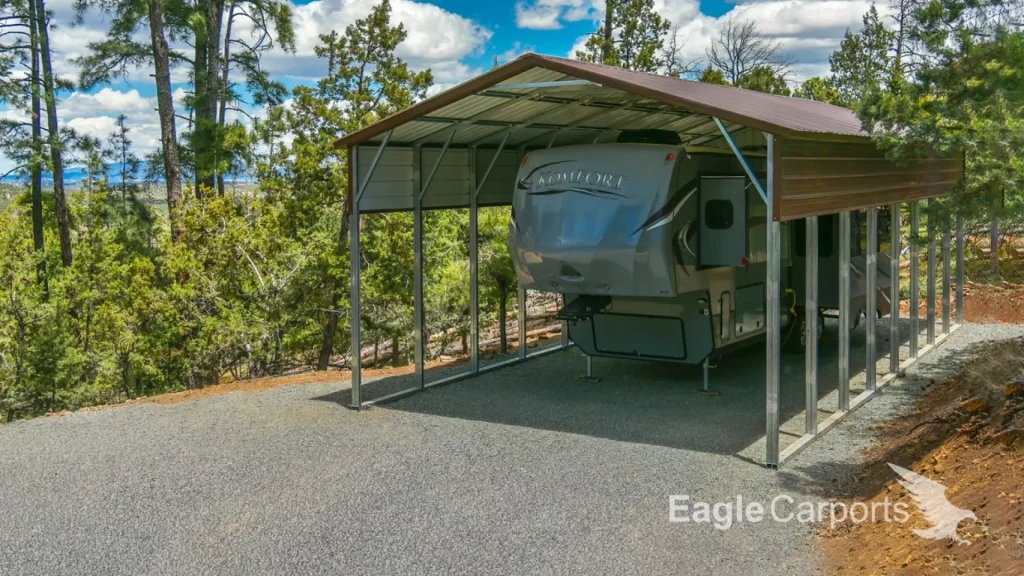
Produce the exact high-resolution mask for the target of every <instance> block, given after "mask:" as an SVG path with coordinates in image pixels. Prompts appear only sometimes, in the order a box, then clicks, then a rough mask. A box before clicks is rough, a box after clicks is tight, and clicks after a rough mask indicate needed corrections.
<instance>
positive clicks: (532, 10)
mask: <svg viewBox="0 0 1024 576" xmlns="http://www.w3.org/2000/svg"><path fill="white" fill-rule="evenodd" d="M604 4H605V3H604V2H602V1H598V0H532V1H528V0H520V1H519V2H516V26H517V27H519V28H527V29H530V30H558V29H560V28H562V26H563V22H578V21H580V20H587V19H590V20H599V19H600V18H601V17H602V16H603V15H604Z"/></svg>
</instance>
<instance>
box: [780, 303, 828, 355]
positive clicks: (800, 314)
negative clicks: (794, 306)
mask: <svg viewBox="0 0 1024 576" xmlns="http://www.w3.org/2000/svg"><path fill="white" fill-rule="evenodd" d="M796 314H797V316H796V320H795V322H794V323H793V324H790V329H791V330H793V333H791V334H789V337H788V338H786V344H785V348H786V350H788V351H790V352H803V351H804V349H805V348H807V314H806V312H805V311H804V310H797V311H796ZM824 326H825V318H824V316H822V315H821V314H819V315H818V340H821V333H822V331H823V330H824Z"/></svg>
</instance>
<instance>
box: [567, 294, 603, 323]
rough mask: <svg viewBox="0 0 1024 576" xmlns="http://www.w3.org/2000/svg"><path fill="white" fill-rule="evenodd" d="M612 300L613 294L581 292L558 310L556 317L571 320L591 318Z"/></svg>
mask: <svg viewBox="0 0 1024 576" xmlns="http://www.w3.org/2000/svg"><path fill="white" fill-rule="evenodd" d="M611 301H612V297H611V296H599V295H596V294H581V295H579V296H577V297H576V298H574V299H573V300H572V301H571V302H569V303H568V304H566V305H565V306H564V307H563V308H562V309H561V310H559V311H558V312H556V313H555V317H556V318H558V319H559V320H567V321H569V322H579V321H581V320H590V319H591V318H593V316H594V314H597V313H598V312H600V311H602V310H604V309H605V308H606V307H607V306H608V304H610V303H611Z"/></svg>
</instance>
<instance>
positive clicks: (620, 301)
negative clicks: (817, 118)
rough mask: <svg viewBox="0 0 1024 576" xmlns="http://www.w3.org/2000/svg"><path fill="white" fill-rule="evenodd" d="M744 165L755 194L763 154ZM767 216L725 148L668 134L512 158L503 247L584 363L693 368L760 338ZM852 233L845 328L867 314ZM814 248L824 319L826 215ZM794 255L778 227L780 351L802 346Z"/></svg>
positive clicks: (829, 302) (797, 243)
mask: <svg viewBox="0 0 1024 576" xmlns="http://www.w3.org/2000/svg"><path fill="white" fill-rule="evenodd" d="M744 156H745V157H747V158H748V159H749V162H750V164H751V168H752V170H753V172H754V173H755V174H759V175H761V176H760V177H761V178H762V184H763V174H765V173H766V168H767V166H766V159H765V151H764V148H763V147H762V148H761V149H760V150H758V149H756V148H753V147H746V149H745V150H744ZM767 217H768V214H767V208H766V205H765V203H764V201H763V200H762V199H761V197H760V194H759V193H758V191H757V188H756V187H755V186H753V185H751V182H750V180H749V179H748V178H747V176H746V175H745V171H744V169H743V167H742V166H741V165H740V163H739V162H738V161H737V159H736V156H735V155H734V154H733V153H732V152H731V151H730V150H728V149H718V148H709V147H684V146H682V145H681V144H680V143H679V137H678V135H677V134H675V133H673V132H661V131H625V132H623V133H622V134H621V135H620V136H619V138H618V141H617V142H615V143H607V144H593V145H582V146H566V147H555V148H548V149H541V150H534V151H531V152H529V153H528V154H526V156H525V157H524V158H523V161H522V164H521V166H520V168H519V173H518V176H517V179H516V190H515V193H514V199H513V206H512V221H511V224H510V240H511V244H512V250H513V260H514V262H515V268H516V273H517V275H518V279H519V283H520V285H521V286H523V287H525V288H527V289H533V290H544V291H551V292H559V293H562V294H563V295H564V302H565V305H564V307H563V308H562V309H561V310H559V312H558V317H559V318H560V319H562V320H565V321H566V322H567V324H568V329H569V338H570V339H571V340H572V341H573V343H575V344H576V345H577V346H578V347H579V348H580V349H581V350H582V351H583V352H584V353H585V354H587V355H589V356H608V357H616V358H642V359H651V360H662V361H669V362H679V363H686V364H700V363H702V362H704V361H705V360H707V359H708V358H710V357H714V356H718V355H721V354H723V353H725V352H727V351H729V350H733V349H735V348H737V347H739V346H741V345H743V344H748V343H752V342H755V341H757V340H758V339H759V338H763V337H764V334H765V277H766V274H765V272H766V262H767V255H766V233H767ZM883 226H884V225H883ZM883 226H880V228H882V227H883ZM854 228H855V229H856V233H855V236H856V238H855V239H854V241H853V256H852V258H851V274H850V280H851V282H850V294H851V298H850V304H849V305H850V306H851V310H853V311H854V312H855V315H854V318H857V317H859V314H856V312H858V311H859V312H862V313H868V312H867V311H865V310H864V308H865V302H866V298H865V284H866V283H865V275H864V272H865V265H866V261H867V258H865V254H864V251H863V249H861V242H860V237H861V234H860V230H859V227H857V226H854ZM880 232H881V230H880ZM880 235H881V234H880ZM818 238H819V239H818V255H819V263H818V268H819V278H820V280H819V291H818V302H819V309H833V310H834V309H838V308H839V306H840V302H839V227H838V217H837V216H836V215H829V216H822V217H820V219H819V224H818ZM804 247H805V222H804V221H803V220H796V221H793V222H787V223H783V225H782V249H781V252H782V253H781V255H780V256H781V286H780V288H781V290H782V293H783V298H782V302H781V305H782V307H783V310H782V313H781V316H782V324H781V326H780V330H781V335H782V339H783V344H784V347H785V348H789V349H794V348H795V349H800V348H802V347H803V345H804V344H805V343H806V337H805V334H804V332H805V328H804V320H805V319H804V311H803V303H804V285H805V278H804V271H805V269H806V267H805V262H804ZM876 260H877V268H878V282H877V288H878V296H877V298H876V299H875V300H876V302H877V303H878V306H877V308H878V309H877V310H874V311H871V312H870V313H874V314H885V313H887V312H888V297H887V294H888V291H889V285H890V279H889V274H890V272H889V271H890V262H889V256H888V254H886V253H879V254H878V255H877V259H876ZM823 324H824V323H823V322H818V327H819V337H820V327H821V326H822V325H823Z"/></svg>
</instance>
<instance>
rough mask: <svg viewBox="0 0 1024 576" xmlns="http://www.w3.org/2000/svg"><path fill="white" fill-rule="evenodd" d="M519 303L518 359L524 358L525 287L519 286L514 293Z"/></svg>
mask: <svg viewBox="0 0 1024 576" xmlns="http://www.w3.org/2000/svg"><path fill="white" fill-rule="evenodd" d="M516 301H517V304H518V305H519V359H520V360H522V359H523V358H526V320H527V317H526V288H523V287H522V286H520V287H519V289H518V291H517V293H516Z"/></svg>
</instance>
